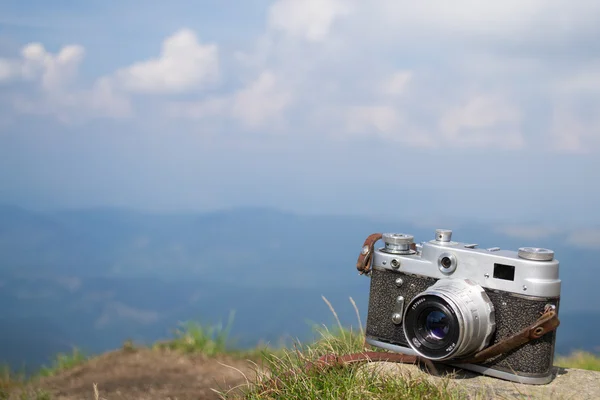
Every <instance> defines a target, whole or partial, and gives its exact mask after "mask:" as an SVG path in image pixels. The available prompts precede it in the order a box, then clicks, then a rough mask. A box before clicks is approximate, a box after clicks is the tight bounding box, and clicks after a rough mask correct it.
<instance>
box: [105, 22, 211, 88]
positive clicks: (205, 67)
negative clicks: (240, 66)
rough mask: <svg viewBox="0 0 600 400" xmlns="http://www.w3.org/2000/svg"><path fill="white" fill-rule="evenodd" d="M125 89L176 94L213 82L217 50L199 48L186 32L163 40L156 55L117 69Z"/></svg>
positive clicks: (196, 42)
mask: <svg viewBox="0 0 600 400" xmlns="http://www.w3.org/2000/svg"><path fill="white" fill-rule="evenodd" d="M115 78H116V80H117V81H118V84H119V85H120V86H122V88H124V89H125V90H128V91H131V92H140V93H178V92H185V91H191V90H193V89H198V88H201V87H203V86H204V85H206V84H208V83H214V82H216V81H217V79H218V78H219V57H218V48H217V45H215V44H208V45H202V44H200V43H199V42H198V39H197V37H196V34H195V33H194V32H193V31H192V30H190V29H181V30H179V31H178V32H176V33H174V34H173V35H172V36H169V37H168V38H166V39H165V40H164V41H163V44H162V49H161V53H160V56H159V57H158V58H155V59H151V60H146V61H141V62H138V63H135V64H133V65H131V66H128V67H126V68H123V69H120V70H118V71H117V72H116V75H115Z"/></svg>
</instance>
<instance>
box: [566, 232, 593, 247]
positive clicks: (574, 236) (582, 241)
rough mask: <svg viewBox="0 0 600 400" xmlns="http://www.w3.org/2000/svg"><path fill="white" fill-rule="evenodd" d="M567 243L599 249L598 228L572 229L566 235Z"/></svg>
mask: <svg viewBox="0 0 600 400" xmlns="http://www.w3.org/2000/svg"><path fill="white" fill-rule="evenodd" d="M567 243H568V244H570V245H572V246H576V247H580V248H586V249H600V229H597V228H596V229H594V228H591V229H581V230H577V231H573V232H571V233H570V234H569V236H568V237H567Z"/></svg>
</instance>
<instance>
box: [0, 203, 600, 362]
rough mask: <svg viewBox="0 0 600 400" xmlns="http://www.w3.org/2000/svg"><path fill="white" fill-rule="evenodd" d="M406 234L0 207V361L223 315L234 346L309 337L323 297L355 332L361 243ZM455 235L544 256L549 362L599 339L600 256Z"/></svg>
mask: <svg viewBox="0 0 600 400" xmlns="http://www.w3.org/2000/svg"><path fill="white" fill-rule="evenodd" d="M415 222H416V223H415ZM415 222H411V223H408V222H401V221H393V220H379V221H376V220H371V219H366V218H359V217H341V216H335V217H334V216H303V215H294V214H290V213H285V212H279V211H276V210H269V209H257V208H249V209H236V210H228V211H221V212H213V213H206V214H177V215H153V214H144V213H138V212H132V211H126V210H112V209H100V210H75V211H72V210H68V211H60V212H52V213H36V212H30V211H27V210H23V209H20V208H17V207H10V206H4V207H0V301H1V302H2V303H1V304H2V305H3V307H2V311H0V324H1V327H2V330H1V331H0V363H1V362H2V360H5V361H9V362H10V363H11V364H13V365H15V363H18V362H19V361H21V359H19V357H20V355H21V356H22V361H27V362H28V363H29V364H32V365H39V363H41V362H44V360H46V359H47V357H48V356H50V355H52V354H54V353H55V352H56V351H62V350H64V349H65V348H67V349H68V347H69V346H70V345H78V346H81V347H84V348H85V349H88V350H90V351H93V352H100V351H104V350H106V349H108V348H111V347H115V346H119V345H120V343H121V342H122V341H123V340H125V339H127V338H133V339H136V340H138V341H153V340H156V339H158V338H164V337H166V336H167V335H168V334H169V331H170V329H173V328H176V324H177V322H178V321H182V320H187V319H199V320H202V321H205V322H209V323H212V322H217V321H219V320H224V321H225V320H226V319H227V316H228V314H229V312H230V310H235V311H236V317H235V322H234V330H233V335H234V336H235V337H237V338H238V339H239V341H238V344H240V345H242V346H250V345H253V344H255V343H256V342H258V341H259V340H261V339H264V340H270V341H277V340H279V338H281V337H283V336H285V335H291V336H293V337H299V338H306V337H307V335H310V324H309V323H308V322H307V321H312V322H314V323H318V324H321V323H326V324H329V323H332V322H333V320H332V316H331V313H330V311H329V310H328V308H327V306H326V305H325V303H324V302H323V300H322V299H321V295H325V296H326V297H327V298H328V299H329V300H331V301H332V302H333V303H334V306H335V307H336V310H337V311H338V313H339V314H340V316H341V318H342V319H343V321H344V322H345V323H348V324H351V323H353V324H356V317H355V315H354V311H353V309H352V308H351V305H350V303H349V301H348V297H349V296H352V297H353V298H354V299H355V300H356V301H357V304H358V306H359V309H360V311H361V317H362V319H363V323H364V321H365V320H366V311H367V299H368V291H369V282H368V278H365V277H362V276H358V274H357V272H356V269H355V262H356V257H357V256H358V252H359V251H360V246H361V245H362V242H363V240H364V239H365V237H366V236H367V235H368V234H370V233H372V232H378V231H379V232H381V231H402V232H406V233H411V234H413V235H414V236H415V239H416V240H417V241H424V240H429V239H430V238H432V237H433V228H424V227H422V226H419V224H418V222H419V221H415ZM447 228H453V227H447ZM454 231H455V233H454V237H455V238H456V239H457V240H460V241H467V242H476V243H479V244H480V245H481V247H492V246H500V247H503V248H517V247H520V246H523V245H533V246H543V247H549V248H552V249H554V250H555V252H556V254H557V258H558V259H559V260H560V261H561V278H562V279H563V292H562V295H563V301H562V304H561V318H562V324H561V327H560V328H559V329H560V330H559V335H558V341H559V345H558V349H559V352H563V353H564V352H567V351H569V350H570V349H571V348H577V347H583V348H586V349H588V350H595V349H596V347H597V346H599V345H600V341H599V340H598V339H597V337H596V336H595V335H584V334H581V332H597V331H598V329H599V328H600V326H599V325H600V323H598V322H596V321H599V320H600V318H598V317H600V302H596V301H592V300H591V299H593V298H594V295H595V293H596V291H597V283H598V279H596V278H595V276H596V274H595V272H596V271H595V269H596V268H595V265H596V260H597V259H598V256H599V255H600V251H599V250H593V249H592V250H589V249H588V250H585V249H579V248H574V247H572V246H571V245H569V244H568V243H567V241H566V240H565V237H564V234H563V235H559V234H555V235H553V236H549V237H546V238H544V239H543V240H537V241H534V240H522V239H515V238H514V237H510V236H508V235H505V234H500V233H498V232H496V229H495V227H492V226H485V225H481V224H466V223H465V224H462V226H460V227H459V228H455V229H454ZM5 327H10V329H8V328H5ZM36 332H37V333H36ZM42 338H43V340H42Z"/></svg>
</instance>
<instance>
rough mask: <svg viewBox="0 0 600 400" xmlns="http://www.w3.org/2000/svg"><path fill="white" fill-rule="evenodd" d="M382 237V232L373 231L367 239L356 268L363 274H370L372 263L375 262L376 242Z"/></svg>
mask: <svg viewBox="0 0 600 400" xmlns="http://www.w3.org/2000/svg"><path fill="white" fill-rule="evenodd" d="M381 237H382V234H381V233H373V234H371V235H369V237H367V239H366V240H365V243H364V244H363V247H362V250H361V252H360V255H359V256H358V261H356V269H357V270H358V271H359V272H360V274H361V275H362V274H367V275H368V274H369V273H370V272H371V265H372V263H373V250H374V249H373V248H374V246H375V242H377V241H378V240H379V239H381Z"/></svg>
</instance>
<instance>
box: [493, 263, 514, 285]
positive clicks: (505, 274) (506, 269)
mask: <svg viewBox="0 0 600 400" xmlns="http://www.w3.org/2000/svg"><path fill="white" fill-rule="evenodd" d="M494 278H496V279H502V280H505V281H514V280H515V267H514V266H513V265H505V264H494Z"/></svg>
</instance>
